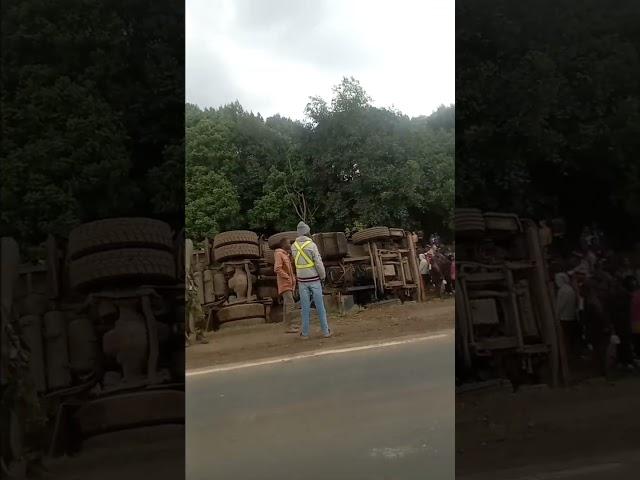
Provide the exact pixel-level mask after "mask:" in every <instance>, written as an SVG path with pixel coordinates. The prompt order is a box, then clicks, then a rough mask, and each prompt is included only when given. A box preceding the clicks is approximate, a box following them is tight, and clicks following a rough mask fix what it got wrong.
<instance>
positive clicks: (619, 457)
mask: <svg viewBox="0 0 640 480" xmlns="http://www.w3.org/2000/svg"><path fill="white" fill-rule="evenodd" d="M638 472H640V451H630V452H622V453H619V454H616V455H608V456H605V457H599V458H593V457H584V458H581V459H575V460H571V461H566V462H562V463H559V462H558V463H555V464H550V465H531V466H529V467H526V468H520V469H511V470H501V471H493V472H484V473H482V474H479V475H465V476H461V477H457V478H459V479H460V480H556V479H562V480H602V479H615V480H635V479H637V478H639V476H638V475H639V473H638Z"/></svg>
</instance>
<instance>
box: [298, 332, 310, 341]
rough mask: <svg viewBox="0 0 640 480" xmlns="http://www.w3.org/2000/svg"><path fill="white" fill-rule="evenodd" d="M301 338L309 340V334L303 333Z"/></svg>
mask: <svg viewBox="0 0 640 480" xmlns="http://www.w3.org/2000/svg"><path fill="white" fill-rule="evenodd" d="M300 339H301V340H309V335H303V334H302V333H301V334H300Z"/></svg>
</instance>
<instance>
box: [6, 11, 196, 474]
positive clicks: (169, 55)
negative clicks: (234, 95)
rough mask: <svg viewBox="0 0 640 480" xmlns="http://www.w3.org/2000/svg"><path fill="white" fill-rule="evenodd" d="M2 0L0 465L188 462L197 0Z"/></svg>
mask: <svg viewBox="0 0 640 480" xmlns="http://www.w3.org/2000/svg"><path fill="white" fill-rule="evenodd" d="M1 8H2V12H1V14H2V44H1V48H2V72H1V76H2V77H1V78H2V112H1V116H2V118H1V122H2V152H1V159H2V163H1V182H2V183H1V188H2V191H1V205H2V212H1V217H0V228H1V234H2V237H3V243H2V254H3V256H2V261H3V263H2V284H3V287H2V294H3V302H2V305H3V310H2V408H3V415H2V428H1V430H2V469H3V474H2V476H3V478H4V477H5V476H6V477H7V478H25V475H26V478H38V477H40V476H43V475H45V474H53V475H54V478H55V477H56V476H59V477H60V478H67V476H70V475H84V476H85V477H86V478H103V477H104V478H107V476H108V477H109V478H112V477H113V476H114V475H119V476H120V477H122V478H129V477H130V476H131V477H133V475H136V476H139V475H140V474H141V473H144V474H146V475H152V476H153V477H154V478H165V477H166V478H180V477H181V476H182V475H184V340H183V337H184V310H185V308H184V304H185V300H184V267H183V259H184V253H183V245H184V28H185V12H184V4H183V3H182V2H174V1H165V0H160V1H151V0H131V1H114V0H107V1H103V2H92V1H86V0H65V1H61V2H47V1H45V0H34V1H26V2H25V1H14V0H7V1H3V2H2V7H1ZM96 222H97V223H96ZM47 478H49V477H47Z"/></svg>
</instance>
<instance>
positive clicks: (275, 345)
mask: <svg viewBox="0 0 640 480" xmlns="http://www.w3.org/2000/svg"><path fill="white" fill-rule="evenodd" d="M454 312H455V302H454V301H453V300H452V299H447V300H431V301H429V302H426V303H405V304H404V305H399V304H392V305H382V306H376V307H373V308H368V309H365V310H361V311H359V312H357V313H353V314H348V315H345V316H342V317H341V316H338V315H330V316H329V324H330V326H331V330H332V333H333V336H332V337H331V338H330V339H324V338H322V337H321V335H320V332H319V326H318V321H317V319H315V318H314V317H312V320H311V325H312V329H311V338H310V339H309V340H301V339H299V338H298V337H297V336H296V335H291V334H285V333H284V327H283V325H282V324H280V323H274V324H263V325H253V326H246V327H245V326H237V327H235V326H228V327H227V328H223V329H221V330H220V331H218V332H212V333H210V334H209V335H208V339H209V342H210V343H209V344H206V345H193V346H191V347H189V348H187V350H186V355H187V358H186V360H187V369H188V370H193V369H197V368H203V367H211V366H218V365H225V364H229V363H236V362H244V361H254V360H260V359H266V358H272V357H279V356H284V355H292V354H299V353H304V352H309V351H314V350H321V349H323V348H335V347H346V346H352V345H359V344H365V343H371V342H377V341H385V340H392V339H397V338H402V337H408V336H415V335H421V334H427V333H430V332H436V331H441V330H447V329H452V328H453V327H454V323H455V322H454Z"/></svg>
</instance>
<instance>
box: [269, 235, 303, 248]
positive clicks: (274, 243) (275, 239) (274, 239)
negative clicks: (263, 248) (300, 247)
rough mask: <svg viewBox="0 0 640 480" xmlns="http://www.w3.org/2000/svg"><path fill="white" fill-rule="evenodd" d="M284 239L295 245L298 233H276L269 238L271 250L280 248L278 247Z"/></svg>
mask: <svg viewBox="0 0 640 480" xmlns="http://www.w3.org/2000/svg"><path fill="white" fill-rule="evenodd" d="M283 238H286V239H287V240H289V241H290V242H291V243H293V242H295V241H296V238H298V232H281V233H276V234H275V235H271V236H270V237H269V240H267V241H268V242H269V248H271V249H273V250H275V249H276V248H278V245H279V244H280V241H281V240H282V239H283Z"/></svg>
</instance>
